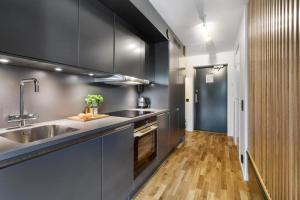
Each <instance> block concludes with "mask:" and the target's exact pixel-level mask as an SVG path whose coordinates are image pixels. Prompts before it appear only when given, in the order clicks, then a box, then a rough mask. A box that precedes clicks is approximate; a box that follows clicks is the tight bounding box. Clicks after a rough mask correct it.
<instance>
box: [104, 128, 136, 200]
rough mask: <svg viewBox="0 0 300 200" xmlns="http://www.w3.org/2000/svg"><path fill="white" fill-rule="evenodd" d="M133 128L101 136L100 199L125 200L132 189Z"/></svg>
mask: <svg viewBox="0 0 300 200" xmlns="http://www.w3.org/2000/svg"><path fill="white" fill-rule="evenodd" d="M133 142H134V137H133V126H132V125H130V126H125V127H121V128H118V129H117V130H115V131H114V132H112V133H109V134H108V135H105V136H103V152H102V156H103V167H102V173H103V175H102V183H103V188H102V199H103V200H125V199H127V198H128V197H129V195H130V193H131V191H132V187H133V179H134V178H133V169H134V168H133V162H134V159H133V156H134V144H133Z"/></svg>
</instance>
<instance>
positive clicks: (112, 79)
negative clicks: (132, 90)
mask: <svg viewBox="0 0 300 200" xmlns="http://www.w3.org/2000/svg"><path fill="white" fill-rule="evenodd" d="M95 82H98V83H105V84H109V85H148V84H150V81H148V80H145V79H139V78H135V77H131V76H124V75H120V74H114V75H110V76H108V77H102V78H95Z"/></svg>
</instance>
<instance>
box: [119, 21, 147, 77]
mask: <svg viewBox="0 0 300 200" xmlns="http://www.w3.org/2000/svg"><path fill="white" fill-rule="evenodd" d="M142 45H143V41H142V40H141V39H140V38H139V37H138V36H137V35H136V34H134V33H133V32H132V31H131V29H130V28H129V27H128V25H127V24H126V23H125V22H124V21H123V20H122V19H120V18H118V17H116V18H115V68H114V72H115V73H117V74H123V75H128V76H133V77H138V78H143V77H144V75H143V74H142V73H143V71H144V69H142V67H143V66H142V61H141V59H142V56H141V54H142V53H144V52H145V51H143V50H142V48H143V46H142Z"/></svg>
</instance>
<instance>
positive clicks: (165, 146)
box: [157, 113, 170, 163]
mask: <svg viewBox="0 0 300 200" xmlns="http://www.w3.org/2000/svg"><path fill="white" fill-rule="evenodd" d="M157 121H158V130H157V159H158V162H159V163H160V162H161V161H163V160H164V159H165V158H166V156H167V155H168V153H169V151H170V119H169V113H164V114H161V115H159V116H157Z"/></svg>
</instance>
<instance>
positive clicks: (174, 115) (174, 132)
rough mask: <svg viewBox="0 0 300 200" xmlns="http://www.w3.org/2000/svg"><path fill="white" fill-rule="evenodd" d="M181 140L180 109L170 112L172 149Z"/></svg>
mask: <svg viewBox="0 0 300 200" xmlns="http://www.w3.org/2000/svg"><path fill="white" fill-rule="evenodd" d="M179 142H180V132H179V110H175V111H172V112H170V150H172V149H174V148H175V147H176V146H177V145H178V143H179Z"/></svg>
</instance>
